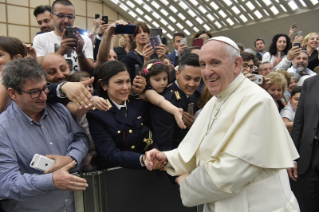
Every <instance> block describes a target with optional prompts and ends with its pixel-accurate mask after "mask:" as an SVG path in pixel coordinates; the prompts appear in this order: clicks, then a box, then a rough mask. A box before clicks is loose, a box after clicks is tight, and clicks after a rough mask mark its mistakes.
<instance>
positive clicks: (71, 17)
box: [52, 13, 75, 20]
mask: <svg viewBox="0 0 319 212" xmlns="http://www.w3.org/2000/svg"><path fill="white" fill-rule="evenodd" d="M52 14H53V15H56V17H58V19H60V20H64V19H65V17H67V18H68V20H74V19H75V16H74V15H65V14H63V13H58V14H55V13H52Z"/></svg>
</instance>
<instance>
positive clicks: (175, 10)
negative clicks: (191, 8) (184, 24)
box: [169, 5, 177, 13]
mask: <svg viewBox="0 0 319 212" xmlns="http://www.w3.org/2000/svg"><path fill="white" fill-rule="evenodd" d="M169 9H170V10H172V11H173V13H176V12H177V9H176V8H175V7H174V6H173V5H171V6H169Z"/></svg>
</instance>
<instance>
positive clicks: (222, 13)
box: [218, 10, 227, 18]
mask: <svg viewBox="0 0 319 212" xmlns="http://www.w3.org/2000/svg"><path fill="white" fill-rule="evenodd" d="M218 13H219V15H221V16H222V17H223V18H226V17H227V15H226V13H225V12H224V11H222V10H220V11H219V12H218Z"/></svg>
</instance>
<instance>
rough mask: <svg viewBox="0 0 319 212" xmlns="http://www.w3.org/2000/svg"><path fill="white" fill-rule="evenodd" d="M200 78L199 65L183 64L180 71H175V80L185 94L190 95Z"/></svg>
mask: <svg viewBox="0 0 319 212" xmlns="http://www.w3.org/2000/svg"><path fill="white" fill-rule="evenodd" d="M200 80H201V73H200V67H195V66H189V65H184V67H183V68H182V70H181V72H179V71H176V81H177V83H178V85H179V87H180V89H181V90H182V91H183V92H184V93H185V94H186V95H189V96H190V95H192V94H193V93H194V92H195V91H196V89H197V88H198V86H199V84H200Z"/></svg>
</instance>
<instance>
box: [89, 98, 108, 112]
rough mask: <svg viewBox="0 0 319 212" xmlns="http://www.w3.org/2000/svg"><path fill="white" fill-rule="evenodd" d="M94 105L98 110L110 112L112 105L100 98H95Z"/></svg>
mask: <svg viewBox="0 0 319 212" xmlns="http://www.w3.org/2000/svg"><path fill="white" fill-rule="evenodd" d="M93 105H94V107H95V108H96V109H98V110H103V111H108V110H109V109H110V105H109V104H108V103H107V101H106V100H105V99H103V98H101V97H98V96H93Z"/></svg>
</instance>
